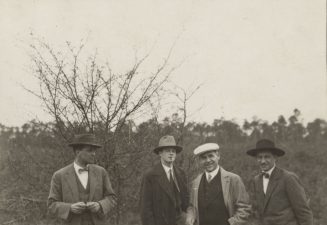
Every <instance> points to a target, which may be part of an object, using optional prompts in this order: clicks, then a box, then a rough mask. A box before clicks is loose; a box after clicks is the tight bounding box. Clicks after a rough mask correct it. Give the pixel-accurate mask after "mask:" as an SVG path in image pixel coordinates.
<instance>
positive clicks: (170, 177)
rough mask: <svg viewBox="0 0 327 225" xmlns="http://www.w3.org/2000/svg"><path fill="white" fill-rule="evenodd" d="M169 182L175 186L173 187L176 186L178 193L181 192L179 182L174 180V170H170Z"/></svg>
mask: <svg viewBox="0 0 327 225" xmlns="http://www.w3.org/2000/svg"><path fill="white" fill-rule="evenodd" d="M169 182H170V183H171V184H173V186H175V187H176V188H177V190H178V192H179V191H180V190H179V186H178V183H177V181H176V180H175V178H174V175H173V171H172V169H170V170H169Z"/></svg>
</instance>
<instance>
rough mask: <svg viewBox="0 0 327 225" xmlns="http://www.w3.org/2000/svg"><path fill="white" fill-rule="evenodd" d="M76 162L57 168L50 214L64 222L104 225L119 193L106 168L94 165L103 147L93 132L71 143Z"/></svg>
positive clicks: (81, 135) (52, 182)
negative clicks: (115, 191)
mask: <svg viewBox="0 0 327 225" xmlns="http://www.w3.org/2000/svg"><path fill="white" fill-rule="evenodd" d="M69 146H71V147H72V148H73V150H74V154H75V160H74V163H72V164H70V165H68V166H66V167H64V168H62V169H60V170H58V171H56V172H55V173H54V175H53V177H52V180H51V187H50V194H49V197H48V209H49V213H50V214H52V215H54V216H56V217H57V218H59V219H61V220H62V222H63V223H64V224H72V225H104V224H107V223H106V215H107V214H108V213H109V211H110V210H111V209H112V208H113V207H114V205H115V204H116V200H115V199H116V195H115V193H114V191H113V190H112V188H111V183H110V180H109V176H108V174H107V172H106V170H105V169H104V168H102V167H100V166H97V165H94V164H93V163H94V161H95V152H96V149H98V148H100V147H101V145H99V144H98V143H97V142H96V140H95V136H94V135H92V134H79V135H76V136H75V140H74V141H73V142H72V143H70V144H69Z"/></svg>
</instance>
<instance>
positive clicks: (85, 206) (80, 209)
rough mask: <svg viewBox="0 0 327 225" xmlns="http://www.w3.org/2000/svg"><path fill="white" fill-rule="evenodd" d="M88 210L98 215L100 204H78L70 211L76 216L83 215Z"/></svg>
mask: <svg viewBox="0 0 327 225" xmlns="http://www.w3.org/2000/svg"><path fill="white" fill-rule="evenodd" d="M86 210H89V211H90V212H92V213H96V212H98V211H99V210H100V204H99V203H98V202H86V203H85V202H76V203H74V204H72V205H71V206H70V211H71V212H73V213H75V214H81V213H82V212H84V211H86Z"/></svg>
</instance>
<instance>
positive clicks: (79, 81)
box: [29, 38, 179, 223]
mask: <svg viewBox="0 0 327 225" xmlns="http://www.w3.org/2000/svg"><path fill="white" fill-rule="evenodd" d="M173 48H174V45H173V46H172V47H171V48H170V49H169V51H168V53H167V55H166V57H164V59H163V60H162V62H161V63H160V64H159V65H158V66H157V67H156V68H155V69H154V71H151V72H148V73H146V72H141V69H140V68H141V67H142V66H143V65H144V62H145V61H146V60H147V59H149V57H150V56H151V51H150V52H149V53H147V54H145V55H144V56H143V57H141V58H138V57H135V62H134V64H133V66H132V67H131V68H129V69H128V70H127V72H124V73H114V72H113V70H112V68H111V67H110V64H109V63H108V62H107V63H100V60H99V59H98V54H97V51H95V53H94V54H92V55H89V56H87V57H86V58H85V54H84V53H85V43H81V44H80V45H79V46H78V47H75V46H73V45H72V44H71V43H69V42H67V43H66V44H65V49H64V51H59V52H57V51H56V50H55V49H54V48H53V47H52V46H50V45H49V44H48V43H46V42H45V41H43V40H40V39H37V38H36V39H35V43H33V44H31V45H30V50H31V51H30V52H31V54H30V56H31V59H32V61H33V65H34V67H33V72H34V75H35V77H36V78H37V80H38V81H39V91H31V90H29V91H30V92H31V93H33V94H34V95H36V96H37V97H38V98H40V99H41V100H42V102H43V104H44V106H45V110H46V111H47V112H48V113H49V114H50V115H51V116H52V118H53V119H54V120H55V125H56V131H57V132H58V133H59V136H61V137H63V138H64V139H65V140H66V141H68V140H69V139H70V138H71V136H72V134H74V133H76V132H83V131H91V132H94V133H96V134H97V136H98V137H99V138H100V139H101V140H102V143H103V145H104V147H103V151H102V154H103V155H101V160H102V163H103V166H104V167H105V168H106V169H108V170H109V169H110V170H111V171H114V180H116V184H117V185H118V186H119V187H117V190H120V189H121V187H120V186H121V185H122V181H123V178H122V177H126V175H124V168H126V166H125V165H124V164H125V163H123V162H122V161H123V160H122V157H121V156H122V155H124V154H126V155H127V157H132V156H130V155H131V154H130V152H132V151H133V149H128V150H126V149H121V148H120V146H121V144H120V143H119V142H120V140H119V135H120V132H121V131H122V129H123V128H124V126H125V125H126V123H127V122H128V121H129V120H130V119H132V118H133V116H137V115H138V114H140V113H143V112H144V111H146V110H147V107H149V106H150V105H151V104H146V103H150V100H151V99H152V98H153V96H161V97H162V95H160V93H161V91H162V89H163V88H164V85H165V83H166V82H167V81H168V79H169V77H170V76H171V74H172V72H173V71H174V70H175V69H176V68H177V67H178V66H179V65H177V66H170V65H169V63H168V62H169V59H170V56H171V54H172V52H173ZM142 71H144V69H142ZM152 103H153V102H152ZM152 105H153V104H152ZM102 156H103V157H102ZM116 156H117V157H116ZM118 156H119V157H118ZM135 165H137V164H136V163H135ZM131 167H133V165H132V164H131V165H129V171H130V170H131ZM125 173H127V172H125ZM119 194H120V193H118V195H119ZM120 206H121V204H120V203H119V202H118V210H117V211H118V216H117V217H118V220H119V214H120V213H119V212H120V211H121V209H120ZM116 222H117V223H119V221H116Z"/></svg>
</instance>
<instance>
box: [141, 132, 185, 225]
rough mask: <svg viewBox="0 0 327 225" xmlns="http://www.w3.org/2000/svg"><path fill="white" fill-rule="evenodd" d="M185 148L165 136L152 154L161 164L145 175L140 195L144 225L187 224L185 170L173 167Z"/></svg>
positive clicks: (170, 137) (172, 138)
mask: <svg viewBox="0 0 327 225" xmlns="http://www.w3.org/2000/svg"><path fill="white" fill-rule="evenodd" d="M181 151H182V147H181V146H178V145H176V142H175V139H174V137H173V136H169V135H166V136H163V137H162V138H161V139H160V141H159V146H158V147H157V148H155V149H154V150H153V152H154V153H155V154H157V155H159V157H160V163H159V164H157V165H155V166H154V167H153V168H151V169H150V170H149V171H148V172H146V173H145V174H144V176H143V180H142V185H141V193H140V211H141V212H140V214H141V220H142V224H143V225H184V224H185V212H186V209H187V207H188V203H189V194H188V190H187V180H186V175H185V173H184V171H183V170H182V169H180V168H178V167H177V166H175V165H174V161H175V158H176V154H178V153H180V152H181Z"/></svg>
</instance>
